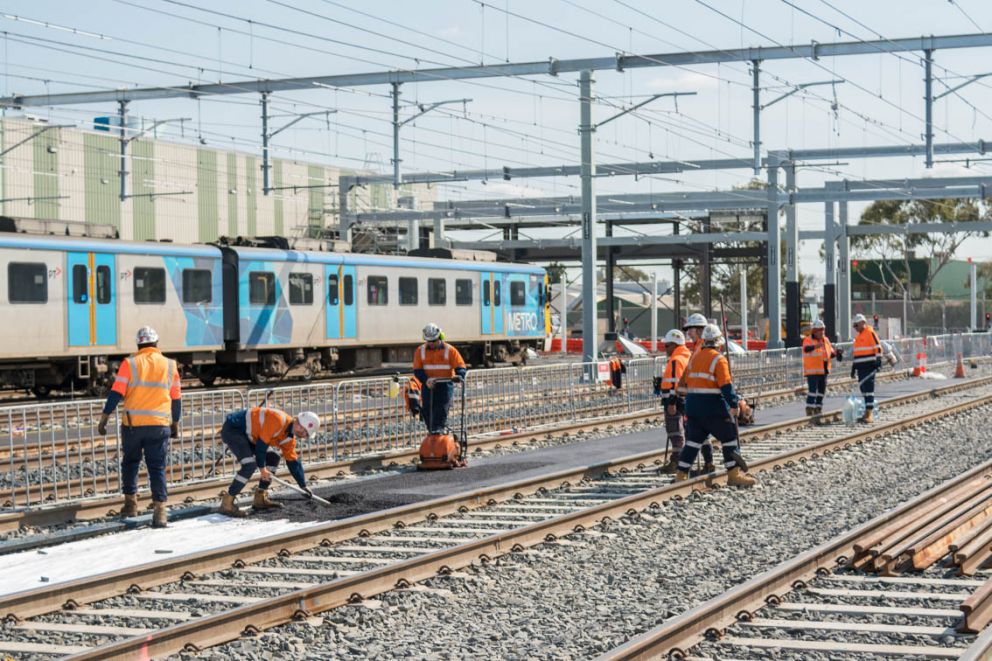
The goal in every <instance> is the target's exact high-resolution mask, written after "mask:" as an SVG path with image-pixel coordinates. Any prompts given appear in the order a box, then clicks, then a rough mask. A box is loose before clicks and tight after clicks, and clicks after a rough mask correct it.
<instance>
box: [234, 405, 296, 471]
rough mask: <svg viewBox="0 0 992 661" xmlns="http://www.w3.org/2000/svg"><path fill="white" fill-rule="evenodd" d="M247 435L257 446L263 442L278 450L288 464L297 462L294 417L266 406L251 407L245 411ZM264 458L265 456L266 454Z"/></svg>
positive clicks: (263, 454)
mask: <svg viewBox="0 0 992 661" xmlns="http://www.w3.org/2000/svg"><path fill="white" fill-rule="evenodd" d="M245 434H246V435H247V436H248V440H250V441H251V442H252V443H255V444H256V446H257V444H258V443H259V442H262V443H264V444H265V445H267V446H268V447H270V448H278V449H279V452H280V453H282V456H283V459H285V460H286V461H287V462H290V461H296V459H297V454H296V439H295V438H294V437H293V416H291V415H289V414H288V413H286V412H285V411H280V410H279V409H273V408H268V407H264V406H253V407H251V408H250V409H248V410H247V411H245ZM256 452H257V451H256ZM262 456H263V457H264V456H265V453H264V452H263V453H262ZM262 465H264V464H262Z"/></svg>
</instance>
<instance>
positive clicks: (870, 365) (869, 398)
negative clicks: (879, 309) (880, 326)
mask: <svg viewBox="0 0 992 661" xmlns="http://www.w3.org/2000/svg"><path fill="white" fill-rule="evenodd" d="M851 323H852V325H853V326H854V330H855V331H856V332H857V336H855V338H854V350H853V352H852V354H853V358H852V361H851V362H852V364H851V377H852V378H853V377H854V376H855V374H857V377H858V383H859V384H860V388H861V394H862V395H863V396H864V398H865V414H864V415H863V416H862V417H861V420H860V422H872V421H873V420H874V419H875V417H874V416H875V375H876V374H877V373H878V371H879V370H880V369H882V341H881V340H879V339H878V333H876V332H875V329H874V328H872V327H871V326H870V325H868V320H867V319H865V316H864V315H863V314H856V315H854V319H853V320H852V321H851Z"/></svg>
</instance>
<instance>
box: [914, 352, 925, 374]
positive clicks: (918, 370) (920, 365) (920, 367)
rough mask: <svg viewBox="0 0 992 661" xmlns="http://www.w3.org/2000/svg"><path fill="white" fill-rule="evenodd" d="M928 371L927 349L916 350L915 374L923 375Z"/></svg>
mask: <svg viewBox="0 0 992 661" xmlns="http://www.w3.org/2000/svg"><path fill="white" fill-rule="evenodd" d="M926 371H927V354H926V351H917V352H916V365H915V366H914V367H913V376H923V374H924V373H925V372H926Z"/></svg>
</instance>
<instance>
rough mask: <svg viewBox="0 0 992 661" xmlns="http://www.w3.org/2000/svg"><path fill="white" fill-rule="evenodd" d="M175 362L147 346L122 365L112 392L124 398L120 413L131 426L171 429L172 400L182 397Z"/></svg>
mask: <svg viewBox="0 0 992 661" xmlns="http://www.w3.org/2000/svg"><path fill="white" fill-rule="evenodd" d="M179 389H180V385H179V371H178V370H177V369H176V361H174V360H170V359H168V358H166V357H165V356H163V355H162V352H161V351H159V350H158V349H157V348H155V347H145V348H144V349H141V350H139V351H138V353H136V354H135V355H133V356H130V357H129V358H128V359H127V360H125V361H124V362H123V363H121V366H120V369H118V370H117V377H116V378H115V379H114V385H113V387H112V390H114V391H115V392H117V393H120V394H121V395H123V396H124V401H123V402H122V404H121V413H122V414H123V416H124V425H126V426H129V427H153V426H158V427H168V426H169V425H170V424H172V400H174V399H179V397H180V391H179Z"/></svg>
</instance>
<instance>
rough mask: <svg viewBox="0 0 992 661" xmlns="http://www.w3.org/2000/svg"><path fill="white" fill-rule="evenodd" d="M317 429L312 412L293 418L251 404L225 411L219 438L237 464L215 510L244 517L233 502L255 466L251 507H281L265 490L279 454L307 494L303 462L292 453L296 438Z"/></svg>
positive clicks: (305, 412)
mask: <svg viewBox="0 0 992 661" xmlns="http://www.w3.org/2000/svg"><path fill="white" fill-rule="evenodd" d="M319 430H320V417H319V416H318V415H317V414H316V413H314V412H313V411H303V412H302V413H300V414H299V415H297V416H296V417H295V418H294V417H293V416H291V415H289V414H288V413H286V412H285V411H280V410H279V409H277V408H270V407H267V406H253V407H251V408H250V409H241V410H240V411H235V412H234V413H231V414H229V415H228V416H227V418H225V419H224V426H223V427H221V430H220V439H221V440H222V441H223V442H224V445H226V446H227V447H228V448H229V449H230V450H231V452H232V453H233V454H234V456H235V457H237V458H238V462H239V464H240V466H239V467H238V472H237V474H235V476H234V480H232V481H231V486H229V487H228V488H227V493H225V494H224V495H223V496H221V502H220V509H219V510H218V512H220V513H221V514H226V515H227V516H234V517H244V516H247V513H246V512H244V511H242V510H241V509H239V508H238V507H237V506H236V505H235V504H234V499H235V498H236V497H237V495H238V494H239V493H241V490H242V489H244V488H245V485H246V484H247V483H248V480H250V479H251V476H252V475H253V474H254V473H255V469H256V468H259V469H260V472H261V475H260V478H261V479H259V481H258V488H257V489H255V499H254V501H253V502H252V505H251V507H252V509H253V510H256V511H261V510H269V509H278V508H280V507H282V505H280V504H279V503H274V502H272V501H271V500H270V499H269V491H268V490H269V486H270V485H271V484H272V473H271V471H274V470H275V469H276V467H277V466H278V465H279V455H280V454H281V455H282V458H283V459H285V460H286V468H288V469H289V474H290V475H292V476H293V479H294V480H296V483H297V484H298V485H299V486H300V489H302V490H303V491H304V492H305V493H306V495H307V496H308V497H310V496H312V495H313V494H312V493H311V492H310V490H309V489H308V488H307V478H306V475H304V473H303V464H302V463H301V462H300V458H299V455H297V453H296V439H298V438H309V437H310V436H312V435H314V434H316V433H317V432H318V431H319ZM277 452H278V454H277Z"/></svg>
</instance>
